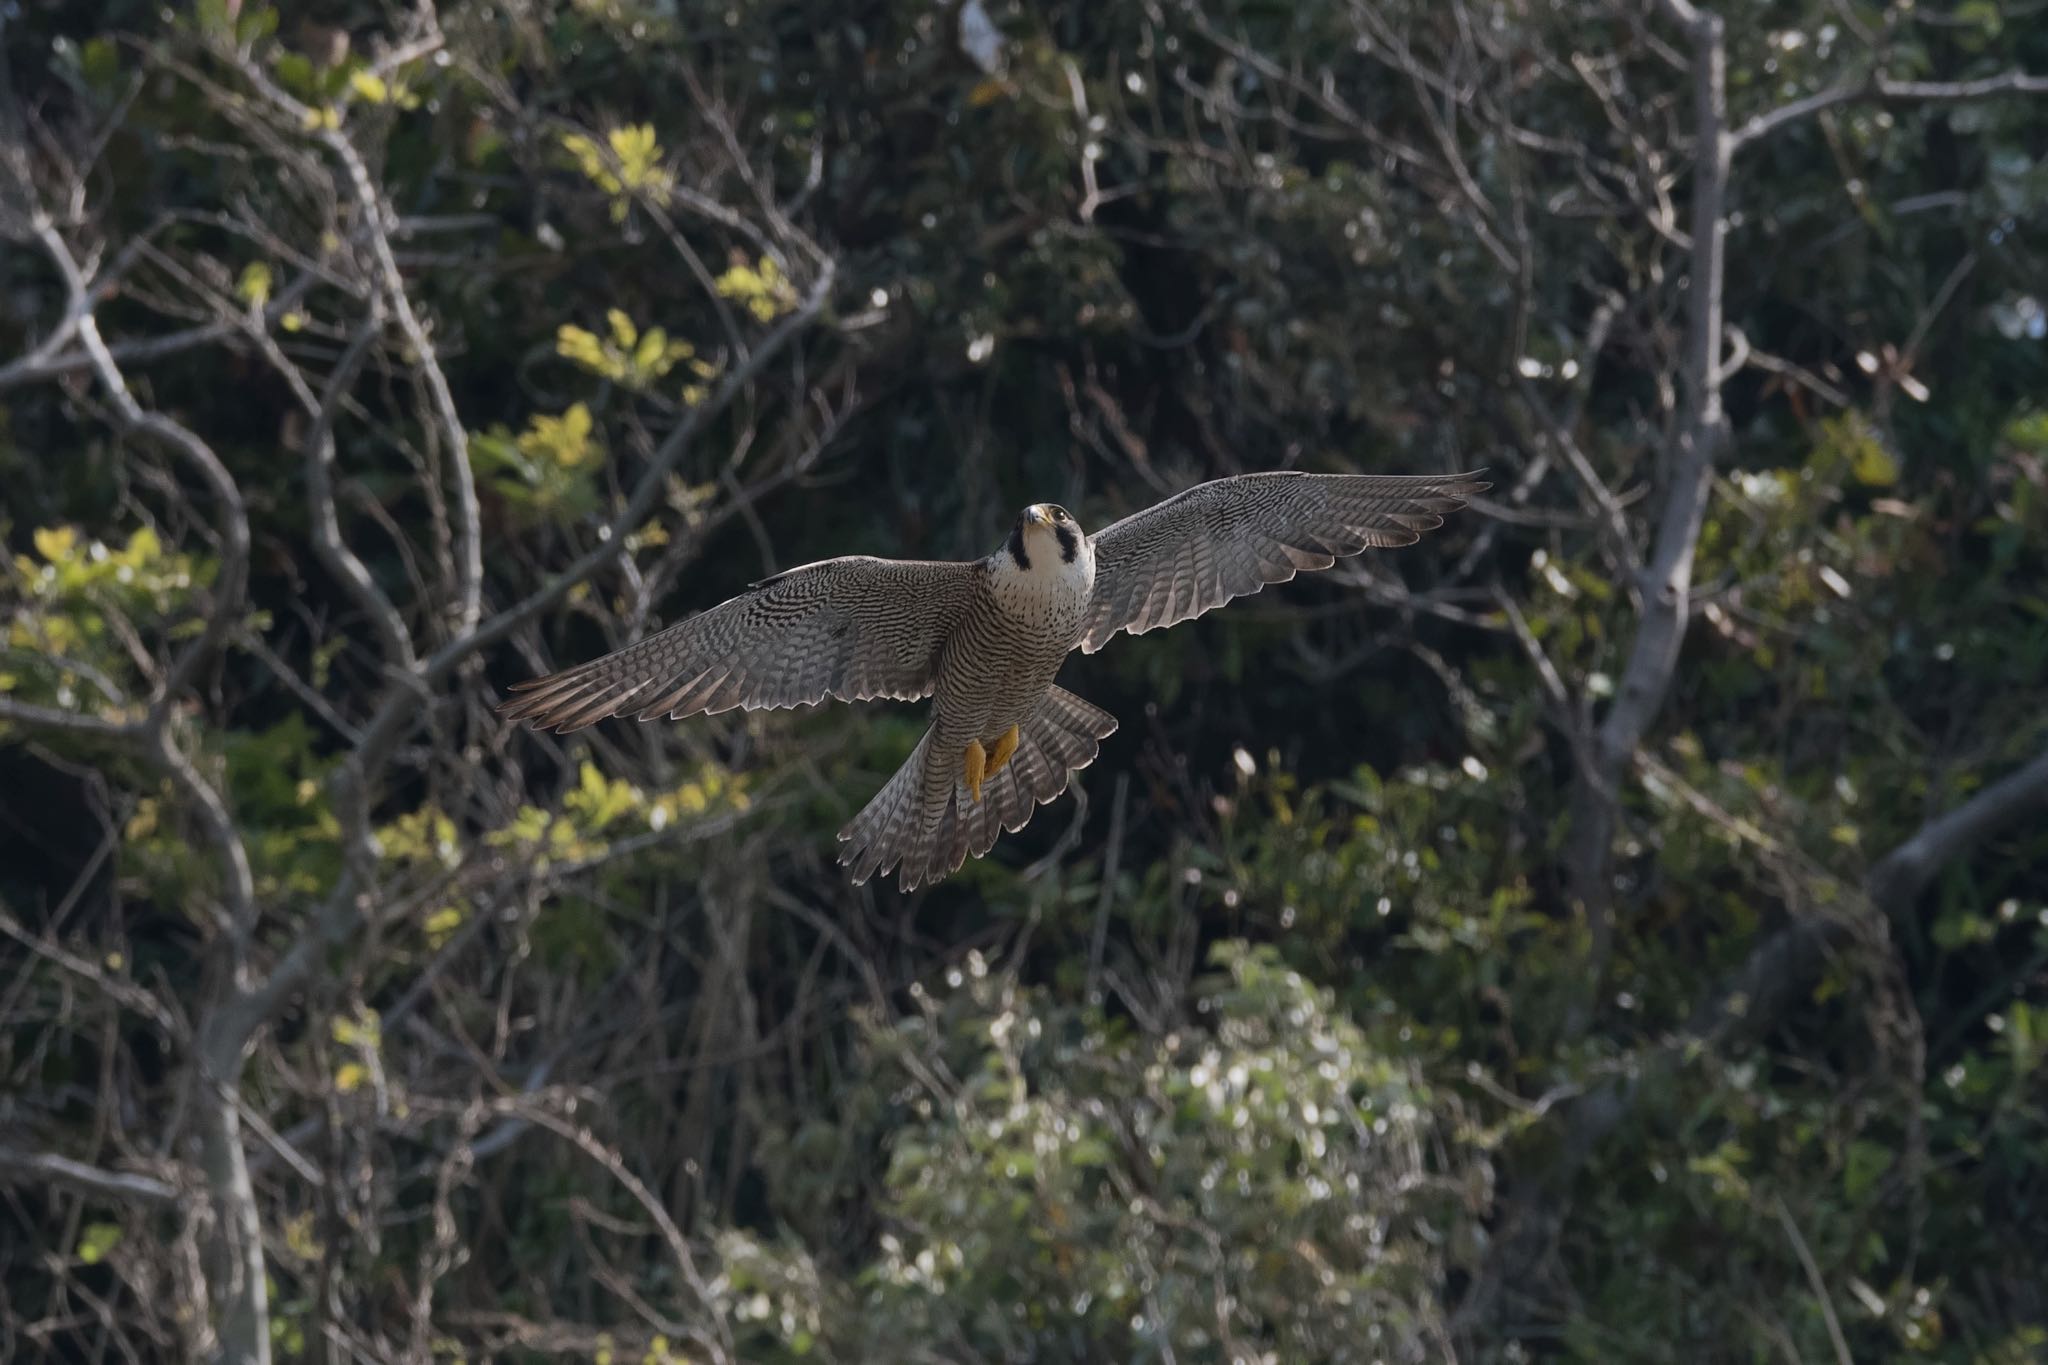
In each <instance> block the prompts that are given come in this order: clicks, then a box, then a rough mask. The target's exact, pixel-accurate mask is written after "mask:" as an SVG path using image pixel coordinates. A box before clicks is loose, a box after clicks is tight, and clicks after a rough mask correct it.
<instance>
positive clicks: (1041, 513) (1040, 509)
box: [1024, 503, 1052, 526]
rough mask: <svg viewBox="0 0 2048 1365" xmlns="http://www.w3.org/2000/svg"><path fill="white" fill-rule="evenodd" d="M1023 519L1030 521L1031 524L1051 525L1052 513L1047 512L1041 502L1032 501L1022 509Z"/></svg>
mask: <svg viewBox="0 0 2048 1365" xmlns="http://www.w3.org/2000/svg"><path fill="white" fill-rule="evenodd" d="M1024 520H1026V521H1028V522H1030V523H1031V524H1032V525H1033V526H1050V525H1052V514H1051V513H1050V512H1047V511H1046V510H1045V507H1044V506H1043V505H1042V504H1040V503H1033V504H1032V505H1031V506H1029V507H1027V508H1025V509H1024Z"/></svg>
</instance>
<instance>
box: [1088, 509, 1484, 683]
mask: <svg viewBox="0 0 2048 1365" xmlns="http://www.w3.org/2000/svg"><path fill="white" fill-rule="evenodd" d="M1483 472H1484V471H1483V470H1476V471H1474V472H1473V473H1471V474H1447V475H1442V476H1437V475H1429V474H1422V475H1385V474H1303V473H1299V472H1287V473H1278V474H1241V475H1239V476H1238V477H1236V478H1234V479H1217V480H1216V481H1214V482H1213V483H1201V484H1196V485H1195V486H1194V487H1193V488H1190V489H1188V490H1187V491H1186V492H1184V493H1180V494H1177V495H1176V496H1174V497H1171V498H1168V499H1167V500H1166V501H1165V502H1162V503H1160V504H1158V505H1157V506H1156V507H1148V508H1146V509H1145V510H1144V511H1142V512H1138V513H1135V514H1133V515H1131V516H1128V517H1125V518H1124V519H1123V520H1122V521H1119V522H1117V523H1115V524H1114V525H1111V526H1105V527H1103V528H1102V529H1101V530H1100V531H1097V532H1096V533H1095V535H1094V536H1093V537H1092V538H1091V539H1092V541H1093V544H1094V546H1095V594H1094V597H1093V598H1092V599H1091V600H1090V602H1089V607H1088V612H1089V615H1088V626H1087V629H1086V631H1085V632H1084V633H1083V635H1082V637H1081V649H1082V650H1083V651H1084V652H1086V653H1089V654H1093V653H1094V652H1095V651H1096V650H1098V649H1101V648H1102V647H1103V646H1104V645H1106V644H1108V643H1109V641H1110V637H1111V636H1113V635H1115V634H1116V633H1117V632H1118V631H1120V630H1127V631H1129V632H1130V633H1131V634H1133V635H1143V634H1144V633H1145V632H1146V631H1148V630H1157V629H1159V628H1160V627H1161V626H1171V625H1178V624H1179V623H1180V622H1182V621H1188V620H1192V619H1193V618H1195V617H1197V616H1200V615H1201V614H1202V613H1203V612H1205V611H1208V610H1210V609H1211V608H1214V607H1220V606H1222V605H1223V604H1224V603H1225V602H1228V601H1229V600H1230V599H1231V598H1233V597H1243V596H1244V595H1246V594H1247V593H1254V592H1257V591H1258V590H1259V589H1260V588H1263V587H1265V586H1266V584H1268V583H1284V582H1286V581H1287V580H1288V579H1290V578H1292V577H1294V575H1295V574H1297V573H1299V572H1300V571H1301V570H1303V569H1327V568H1329V567H1330V565H1332V564H1334V563H1336V561H1337V560H1338V559H1339V558H1341V557H1342V556H1345V555H1355V554H1357V553H1358V552H1359V551H1361V550H1367V549H1372V548H1374V547H1376V546H1391V545H1412V544H1414V543H1415V541H1416V540H1418V539H1420V538H1421V536H1422V533H1423V532H1424V531H1429V530H1434V529H1435V528H1436V527H1438V526H1441V525H1442V524H1443V520H1444V515H1443V514H1444V513H1446V512H1454V511H1456V510H1457V509H1458V508H1460V507H1463V506H1464V505H1465V499H1466V498H1468V497H1470V496H1472V495H1473V494H1474V493H1478V492H1480V491H1482V490H1484V489H1485V488H1487V487H1488V486H1489V485H1487V484H1485V483H1482V482H1480V481H1479V477H1478V476H1479V474H1481V473H1483Z"/></svg>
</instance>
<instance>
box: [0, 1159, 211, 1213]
mask: <svg viewBox="0 0 2048 1365" xmlns="http://www.w3.org/2000/svg"><path fill="white" fill-rule="evenodd" d="M0 1180H8V1181H11V1182H13V1183H16V1184H30V1183H37V1182H43V1181H48V1182H51V1183H54V1184H58V1185H63V1186H65V1187H66V1188H68V1189H74V1190H77V1191H79V1192H80V1193H82V1194H89V1195H91V1196H93V1197H94V1198H97V1199H109V1200H113V1201H115V1202H117V1203H140V1204H175V1203H177V1202H178V1201H179V1200H180V1199H181V1198H183V1197H184V1195H183V1192H182V1191H180V1190H179V1189H178V1187H177V1186H176V1185H173V1184H170V1183H169V1182H167V1181H163V1180H158V1179H157V1178H156V1177H155V1176H149V1175H141V1174H138V1173H136V1172H133V1171H108V1170H102V1169H101V1168H100V1167H98V1166H88V1165H87V1164H86V1163H84V1162H83V1161H73V1160H72V1159H71V1158H70V1157H68V1156H59V1155H57V1154H56V1153H55V1152H25V1151H22V1150H21V1149H20V1148H17V1147H8V1146H4V1145H0Z"/></svg>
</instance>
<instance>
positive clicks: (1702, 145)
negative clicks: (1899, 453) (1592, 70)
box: [1565, 0, 1730, 1032]
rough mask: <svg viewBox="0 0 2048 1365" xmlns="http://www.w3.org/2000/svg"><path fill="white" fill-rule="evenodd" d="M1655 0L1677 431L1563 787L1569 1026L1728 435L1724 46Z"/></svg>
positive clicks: (1579, 1023)
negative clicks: (1664, 75)
mask: <svg viewBox="0 0 2048 1365" xmlns="http://www.w3.org/2000/svg"><path fill="white" fill-rule="evenodd" d="M1659 8H1660V9H1662V10H1663V11H1664V12H1665V13H1666V14H1668V15H1671V16H1673V17H1674V18H1675V19H1677V20H1678V21H1680V22H1682V23H1684V24H1685V26H1686V28H1687V31H1688V36H1689V38H1690V40H1691V44H1692V81H1693V186H1692V240H1691V255H1692V260H1691V262H1690V268H1689V270H1688V276H1689V281H1690V283H1689V287H1688V293H1687V296H1686V310H1687V312H1686V324H1687V325H1686V336H1685V344H1684V349H1683V353H1682V355H1681V357H1680V373H1681V376H1682V380H1683V399H1682V403H1681V408H1680V413H1679V421H1678V428H1677V430H1676V432H1675V433H1674V434H1673V439H1672V441H1671V444H1670V447H1669V449H1668V450H1667V452H1666V459H1665V467H1664V470H1663V482H1664V501H1663V505H1662V508H1661V509H1660V511H1659V513H1658V518H1657V530H1656V536H1655V539H1654V540H1653V541H1652V543H1651V548H1650V558H1649V562H1648V563H1647V564H1646V565H1645V566H1644V568H1643V571H1642V575H1641V579H1640V588H1641V598H1642V609H1641V612H1642V616H1641V621H1640V623H1639V624H1638V626H1637V629H1636V637H1635V642H1634V644H1633V645H1632V646H1631V647H1630V649H1629V654H1628V662H1627V664H1626V665H1625V666H1624V667H1623V669H1622V674H1621V681H1620V684H1619V685H1618V687H1617V688H1616V692H1615V698H1614V703H1613V705H1612V706H1610V707H1609V708H1608V711H1607V714H1606V716H1605V717H1603V718H1602V720H1601V722H1600V725H1599V727H1598V729H1597V730H1596V731H1595V732H1594V736H1593V763H1592V765H1591V766H1590V767H1584V766H1582V767H1581V768H1580V769H1579V771H1578V773H1577V780H1576V783H1575V785H1574V788H1573V796H1572V813H1571V835H1570V841H1569V844H1568V846H1567V849H1566V853H1565V866H1566V871H1567V876H1568V878H1569V881H1570V886H1571V894H1572V898H1573V901H1574V902H1575V904H1576V906H1577V907H1578V910H1579V913H1580V914H1581V915H1582V916H1583V918H1584V921H1585V925H1586V932H1587V941H1588V942H1587V959H1588V960H1587V973H1586V976H1587V981H1586V984H1587V993H1586V995H1585V997H1584V999H1583V1001H1582V1003H1581V1004H1580V1006H1579V1007H1578V1010H1577V1013H1576V1015H1575V1017H1574V1018H1573V1020H1572V1029H1571V1030H1570V1031H1572V1032H1578V1031H1582V1030H1583V1029H1584V1028H1585V1027H1586V1026H1587V1024H1588V1023H1590V1021H1591V1010H1592V1007H1593V1006H1592V1002H1593V1001H1594V1000H1595V999H1597V998H1598V995H1599V992H1600V983H1601V980H1602V978H1603V977H1604V976H1605V974H1606V970H1607V961H1608V958H1609V956H1610V954H1611V952H1612V942H1613V902H1614V870H1613V869H1614V837H1615V830H1616V826H1617V824H1618V823H1619V820H1620V813H1621V784H1622V780H1623V778H1624V777H1625V776H1626V774H1627V772H1628V768H1629V765H1630V763H1631V762H1632V761H1633V760H1634V757H1635V752H1636V746H1637V745H1638V744H1639V743H1641V741H1642V737H1643V735H1644V734H1645V733H1646V732H1647V731H1648V730H1649V728H1650V726H1651V724H1652V723H1653V722H1654V721H1655V720H1656V718H1657V715H1658V713H1659V712H1660V711H1661V710H1662V709H1663V706H1664V699H1665V696H1666V695H1667V693H1668V692H1669V691H1670V688H1671V679H1672V674H1673V673H1674V671H1675V670H1676V669H1677V667H1678V654H1679V649H1680V647H1681V646H1682V645H1683V643H1684V641H1685V631H1686V627H1687V624H1688V623H1689V622H1690V620H1691V616H1692V570H1693V555H1694V552H1695V550H1696V548H1697V546H1698V543H1699V535H1700V526H1701V524H1702V522H1703V520H1704V518H1705V515H1706V504H1707V494H1708V490H1709V489H1710V488H1711V487H1712V482H1713V472H1714V460H1715V458H1716V456H1717V455H1718V454H1719V453H1720V449H1721V446H1722V445H1723V443H1724V442H1725V441H1726V439H1727V419H1726V418H1725V416H1724V415H1723V414H1722V411H1721V377H1722V367H1721V344H1722V341H1721V337H1722V332H1721V291H1722V280H1723V274H1724V269H1725V264H1726V253H1725V237H1724V232H1725V227H1726V224H1725V221H1724V216H1725V215H1724V205H1725V202H1726V198H1727V190H1728V169H1729V155H1730V152H1729V144H1728V136H1727V132H1726V128H1725V122H1726V114H1727V93H1726V90H1727V52H1726V45H1725V43H1724V41H1723V38H1722V26H1721V20H1720V17H1719V16H1718V15H1714V14H1709V13H1706V12H1703V11H1700V10H1697V9H1695V8H1694V7H1693V6H1692V5H1690V4H1687V3H1686V2H1685V0H1660V4H1659Z"/></svg>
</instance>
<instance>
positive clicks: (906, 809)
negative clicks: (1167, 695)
mask: <svg viewBox="0 0 2048 1365" xmlns="http://www.w3.org/2000/svg"><path fill="white" fill-rule="evenodd" d="M1115 733H1116V717H1114V716H1112V715H1110V714H1109V712H1107V711H1105V710H1103V709H1102V708H1101V707H1099V706H1095V705H1093V704H1092V703H1089V702H1085V701H1083V700H1081V698H1079V697H1077V696H1075V695H1074V694H1073V693H1071V692H1069V691H1066V690H1065V689H1064V688H1059V687H1055V688H1053V689H1052V690H1051V691H1049V692H1047V693H1046V695H1045V698H1044V700H1042V701H1041V702H1039V704H1038V710H1037V711H1036V712H1034V713H1033V714H1032V717H1031V719H1030V720H1029V721H1027V722H1025V724H1024V725H1023V726H1022V727H1021V732H1020V734H1019V735H1018V740H1017V752H1016V753H1014V754H1012V755H1011V756H1010V761H1009V762H1008V763H1006V764H1004V765H1003V768H1002V770H1001V771H1000V772H998V773H996V775H995V776H993V777H991V778H989V779H988V780H987V781H986V782H984V783H983V784H982V788H981V800H980V801H979V802H976V801H975V800H974V798H973V797H972V796H971V795H970V794H969V793H968V791H967V782H966V778H965V774H964V772H963V770H962V765H961V757H960V755H958V754H939V753H934V752H933V751H932V735H931V732H930V731H926V732H925V737H924V738H923V739H921V740H919V741H918V745H917V748H916V749H914V750H912V751H911V755H910V757H909V758H908V759H906V760H905V761H904V764H903V766H902V767H901V768H899V769H897V770H896V775H895V776H894V777H891V778H890V779H889V781H888V783H887V784H886V785H885V786H884V787H883V788H882V790H881V791H879V792H877V793H876V794H875V799H874V800H872V801H870V802H868V804H867V807H866V808H865V809H864V810H862V811H861V813H860V814H859V815H856V816H855V817H854V818H853V819H852V821H851V822H849V823H848V824H847V826H846V828H845V829H843V830H841V831H840V832H839V838H840V840H841V841H842V842H843V843H844V845H845V847H844V848H842V849H840V851H839V861H840V862H842V863H844V864H846V865H847V866H848V867H850V868H852V869H853V882H854V885H856V886H858V885H859V884H860V883H862V882H864V881H866V880H867V879H868V878H870V877H872V876H874V875H875V874H877V873H881V874H883V875H886V874H887V873H888V872H889V870H890V869H891V868H896V869H897V880H898V881H899V883H900V884H901V885H902V888H903V890H905V891H915V890H916V889H917V888H918V887H920V886H928V885H930V884H932V883H933V882H936V881H938V880H940V879H941V878H943V877H946V876H947V875H949V874H951V873H954V872H957V871H959V870H960V865H961V864H962V863H964V862H966V861H967V855H968V854H969V853H972V854H973V855H974V856H975V857H977V858H979V857H981V856H982V855H983V854H985V853H987V852H988V851H989V850H990V849H991V848H993V847H995V842H996V840H997V839H998V838H1000V837H1001V835H1002V833H1003V831H1004V830H1009V831H1011V832H1012V833H1014V832H1015V831H1017V830H1020V829H1022V828H1024V826H1025V825H1027V824H1029V823H1030V821H1031V817H1032V815H1033V814H1034V813H1035V812H1036V811H1037V809H1038V807H1040V806H1042V805H1044V804H1045V803H1046V802H1048V801H1051V800H1052V799H1053V798H1055V797H1057V796H1058V795H1060V793H1062V792H1064V791H1065V790H1066V789H1067V783H1068V782H1069V781H1071V780H1072V778H1073V775H1074V774H1075V773H1076V772H1078V771H1080V770H1081V769H1083V768H1085V767H1087V766H1088V765H1089V764H1090V763H1093V762H1094V761H1095V755H1096V753H1097V752H1098V751H1099V750H1100V748H1101V741H1102V740H1104V739H1107V738H1108V737H1109V736H1110V735H1112V734H1115Z"/></svg>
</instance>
